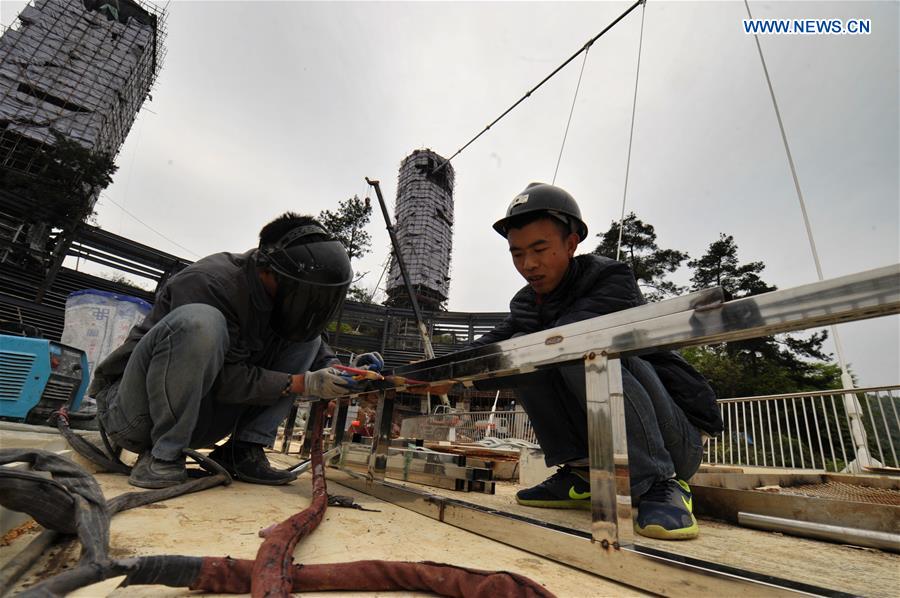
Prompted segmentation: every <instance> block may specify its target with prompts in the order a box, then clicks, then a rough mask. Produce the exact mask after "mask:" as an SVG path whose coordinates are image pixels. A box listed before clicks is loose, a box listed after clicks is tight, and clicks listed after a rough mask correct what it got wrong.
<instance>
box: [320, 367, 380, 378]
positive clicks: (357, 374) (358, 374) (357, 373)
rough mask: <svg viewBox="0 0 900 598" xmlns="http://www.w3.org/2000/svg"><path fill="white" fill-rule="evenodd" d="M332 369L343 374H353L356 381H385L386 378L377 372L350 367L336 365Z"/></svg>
mask: <svg viewBox="0 0 900 598" xmlns="http://www.w3.org/2000/svg"><path fill="white" fill-rule="evenodd" d="M332 367H333V368H334V369H336V370H341V371H342V372H347V373H348V374H353V379H354V380H384V376H382V375H381V374H379V373H378V372H376V371H375V370H361V369H359V368H351V367H350V366H346V365H335V366H332Z"/></svg>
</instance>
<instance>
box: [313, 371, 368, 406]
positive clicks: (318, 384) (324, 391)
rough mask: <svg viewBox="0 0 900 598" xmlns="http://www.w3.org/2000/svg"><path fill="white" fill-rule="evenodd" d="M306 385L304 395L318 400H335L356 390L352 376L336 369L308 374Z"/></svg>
mask: <svg viewBox="0 0 900 598" xmlns="http://www.w3.org/2000/svg"><path fill="white" fill-rule="evenodd" d="M304 385H305V387H306V389H305V391H304V393H303V394H304V395H306V396H308V397H314V398H317V399H333V398H335V397H339V396H342V395H345V394H347V393H348V392H352V391H353V390H355V389H356V382H355V381H354V380H353V376H352V375H351V374H346V373H344V372H342V371H340V370H336V369H334V368H322V369H321V370H316V371H314V372H307V373H306V375H305V376H304Z"/></svg>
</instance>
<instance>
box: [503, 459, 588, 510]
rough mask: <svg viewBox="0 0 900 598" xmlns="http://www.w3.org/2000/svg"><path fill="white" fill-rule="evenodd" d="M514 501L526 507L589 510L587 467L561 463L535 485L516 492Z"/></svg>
mask: <svg viewBox="0 0 900 598" xmlns="http://www.w3.org/2000/svg"><path fill="white" fill-rule="evenodd" d="M516 501H517V502H518V503H519V504H520V505H525V506H527V507H544V508H547V509H587V510H590V509H591V483H590V482H589V481H588V473H587V469H576V468H574V467H569V466H568V465H563V466H562V467H560V468H559V469H557V470H556V473H554V474H553V475H552V476H550V477H549V478H547V479H546V480H544V481H543V482H541V483H540V484H538V485H537V486H534V487H533V488H526V489H525V490H519V491H518V492H516Z"/></svg>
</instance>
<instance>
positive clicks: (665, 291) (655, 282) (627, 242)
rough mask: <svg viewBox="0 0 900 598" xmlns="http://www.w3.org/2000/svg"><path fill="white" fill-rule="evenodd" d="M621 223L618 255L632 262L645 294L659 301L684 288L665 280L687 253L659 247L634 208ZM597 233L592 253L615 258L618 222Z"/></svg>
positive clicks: (622, 259)
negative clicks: (598, 238)
mask: <svg viewBox="0 0 900 598" xmlns="http://www.w3.org/2000/svg"><path fill="white" fill-rule="evenodd" d="M624 224H625V226H624V229H623V232H622V251H621V255H620V256H619V258H618V259H619V260H620V261H623V262H625V263H626V264H628V265H629V266H631V269H632V271H633V272H634V277H635V279H636V280H637V282H638V285H639V286H640V287H641V291H642V292H643V293H644V298H645V299H647V300H648V301H660V300H662V299H665V298H667V297H672V296H675V295H679V294H681V293H682V292H684V287H680V286H678V285H676V284H675V283H674V282H672V281H669V280H666V276H667V275H669V274H671V273H672V272H674V271H675V270H677V269H678V267H679V266H680V265H681V264H682V262H684V261H685V260H686V259H688V257H689V256H688V254H687V253H685V252H683V251H677V250H675V249H660V248H659V245H657V243H656V231H655V229H654V228H653V225H652V224H646V223H644V222H643V221H641V220H640V219H639V218H638V217H637V216H635V215H634V212H631V213H630V214H628V216H626V217H625V221H624ZM597 236H598V237H600V238H601V241H600V244H599V245H598V246H597V248H596V249H594V253H595V254H597V255H602V256H606V257H608V258H611V259H616V247H618V243H619V223H618V222H616V221H613V222H612V224H611V225H610V227H609V230H608V231H606V232H605V233H603V234H598V235H597Z"/></svg>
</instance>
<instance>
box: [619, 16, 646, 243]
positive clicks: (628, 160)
mask: <svg viewBox="0 0 900 598" xmlns="http://www.w3.org/2000/svg"><path fill="white" fill-rule="evenodd" d="M646 12H647V4H646V2H645V3H644V5H643V7H642V8H641V34H640V37H639V38H638V57H637V68H635V71H634V98H633V99H632V101H631V127H630V130H629V132H628V157H627V158H626V159H625V188H624V189H623V190H622V215H621V216H620V217H619V241H618V243H617V244H616V260H618V259H619V256H620V255H621V253H622V231H624V230H625V199H626V198H627V197H628V176H629V174H630V173H631V145H632V142H633V141H634V115H635V112H636V110H637V96H638V81H640V78H641V51H642V50H643V47H644V15H645V13H646Z"/></svg>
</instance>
